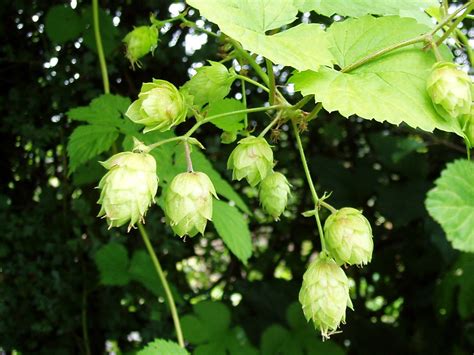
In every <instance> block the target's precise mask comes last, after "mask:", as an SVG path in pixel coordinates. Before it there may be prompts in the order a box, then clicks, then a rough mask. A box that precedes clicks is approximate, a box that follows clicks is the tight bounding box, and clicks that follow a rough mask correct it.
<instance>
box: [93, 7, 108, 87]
mask: <svg viewBox="0 0 474 355" xmlns="http://www.w3.org/2000/svg"><path fill="white" fill-rule="evenodd" d="M92 17H93V22H94V36H95V43H96V47H97V54H98V56H99V64H100V72H101V75H102V83H103V85H104V92H105V93H106V94H109V93H110V85H109V75H108V73H107V63H106V62H105V54H104V47H103V45H102V37H101V36H100V23H99V0H92Z"/></svg>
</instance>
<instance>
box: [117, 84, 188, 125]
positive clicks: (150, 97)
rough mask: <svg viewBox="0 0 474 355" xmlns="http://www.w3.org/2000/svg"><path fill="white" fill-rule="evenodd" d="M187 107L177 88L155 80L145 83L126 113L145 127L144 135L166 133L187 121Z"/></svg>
mask: <svg viewBox="0 0 474 355" xmlns="http://www.w3.org/2000/svg"><path fill="white" fill-rule="evenodd" d="M186 112H187V109H186V105H185V102H184V97H183V95H182V94H181V93H180V92H179V91H178V89H176V87H175V86H174V85H173V84H171V83H169V82H167V81H165V80H156V79H153V82H152V83H143V85H142V89H141V90H140V93H139V94H138V100H136V101H134V102H133V103H132V104H131V105H130V107H129V108H128V110H127V112H126V113H125V114H126V115H127V117H128V118H130V120H132V121H133V122H135V123H139V124H143V125H145V129H144V130H143V132H144V133H146V132H150V131H154V130H160V131H162V132H163V131H166V130H168V129H170V128H171V127H173V126H176V125H178V124H180V123H181V122H183V121H184V120H185V119H186Z"/></svg>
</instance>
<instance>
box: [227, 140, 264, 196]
mask: <svg viewBox="0 0 474 355" xmlns="http://www.w3.org/2000/svg"><path fill="white" fill-rule="evenodd" d="M227 169H232V179H234V180H239V181H240V180H242V179H243V178H245V179H247V182H248V183H249V184H250V186H252V187H254V186H256V185H257V184H258V183H260V181H262V180H263V179H265V178H266V177H267V175H268V174H269V173H270V172H271V171H272V169H273V151H272V148H271V147H270V145H269V144H268V142H267V141H266V140H265V139H264V138H261V137H254V136H249V137H246V138H244V139H241V140H240V141H239V142H238V145H237V147H235V149H234V150H233V151H232V153H231V154H230V156H229V160H228V161H227Z"/></svg>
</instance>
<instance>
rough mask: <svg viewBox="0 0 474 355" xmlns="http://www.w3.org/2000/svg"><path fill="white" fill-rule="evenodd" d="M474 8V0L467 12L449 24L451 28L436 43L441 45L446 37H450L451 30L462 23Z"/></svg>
mask: <svg viewBox="0 0 474 355" xmlns="http://www.w3.org/2000/svg"><path fill="white" fill-rule="evenodd" d="M473 9H474V4H472V2H471V5H470V6H469V7H468V8H467V10H466V12H464V14H462V15H461V16H459V17H458V18H457V19H456V21H454V22H453V23H452V24H451V25H450V26H449V28H448V29H447V30H446V31H445V32H444V34H443V35H442V36H441V38H440V39H438V40H437V41H436V44H437V45H438V46H439V45H440V44H441V43H443V42H444V40H445V39H446V38H448V36H449V35H450V34H451V32H453V31H454V30H455V29H456V28H457V27H458V25H459V24H460V23H461V21H462V20H464V18H465V17H466V16H467V14H468V13H470V12H471V11H472V10H473Z"/></svg>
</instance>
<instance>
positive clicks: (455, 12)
mask: <svg viewBox="0 0 474 355" xmlns="http://www.w3.org/2000/svg"><path fill="white" fill-rule="evenodd" d="M473 4H474V1H473V0H471V1H469V2H467V3H465V4H464V5H462V6H461V7H459V8H458V9H457V10H456V11H454V12H453V13H452V14H451V15H449V16H447V17H445V18H444V19H443V20H442V21H441V22H439V23H438V25H437V26H436V27H435V28H433V29H432V30H431V31H430V32H428V34H430V35H434V34H435V33H436V32H438V31H439V30H440V29H442V28H443V27H444V26H445V25H446V24H448V23H449V22H451V20H452V19H453V18H455V17H456V16H457V15H458V14H459V13H460V12H462V11H463V10H464V9H466V8H467V7H469V6H472V5H473ZM469 12H470V11H466V12H465V13H464V15H463V16H462V18H464V17H465V16H467V15H468V14H469ZM461 20H462V19H461Z"/></svg>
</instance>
